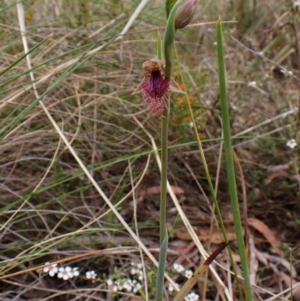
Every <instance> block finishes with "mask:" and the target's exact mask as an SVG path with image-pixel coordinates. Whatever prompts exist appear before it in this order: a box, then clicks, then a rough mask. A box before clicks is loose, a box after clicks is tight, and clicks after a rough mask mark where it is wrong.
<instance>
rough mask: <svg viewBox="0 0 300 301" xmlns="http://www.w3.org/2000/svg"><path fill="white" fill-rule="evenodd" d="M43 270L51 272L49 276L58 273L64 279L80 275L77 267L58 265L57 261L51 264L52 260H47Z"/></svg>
mask: <svg viewBox="0 0 300 301" xmlns="http://www.w3.org/2000/svg"><path fill="white" fill-rule="evenodd" d="M43 272H44V273H47V274H49V276H51V277H54V276H55V275H57V277H58V278H61V279H63V280H68V279H71V278H73V277H77V276H79V271H78V268H77V267H75V268H71V267H69V266H67V267H58V266H57V263H52V264H50V262H46V266H45V267H44V269H43Z"/></svg>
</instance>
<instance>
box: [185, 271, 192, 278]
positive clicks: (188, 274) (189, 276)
mask: <svg viewBox="0 0 300 301" xmlns="http://www.w3.org/2000/svg"><path fill="white" fill-rule="evenodd" d="M192 276H193V271H192V270H185V271H184V277H186V278H191V277H192Z"/></svg>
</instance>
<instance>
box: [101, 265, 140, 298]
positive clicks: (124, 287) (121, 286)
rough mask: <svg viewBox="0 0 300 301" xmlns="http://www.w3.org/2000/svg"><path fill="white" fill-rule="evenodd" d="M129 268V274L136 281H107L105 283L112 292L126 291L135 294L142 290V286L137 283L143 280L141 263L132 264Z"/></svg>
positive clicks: (125, 279)
mask: <svg viewBox="0 0 300 301" xmlns="http://www.w3.org/2000/svg"><path fill="white" fill-rule="evenodd" d="M131 266H132V268H131V271H130V274H131V275H132V276H133V277H134V278H137V279H128V278H123V279H117V280H115V281H113V280H112V279H108V280H107V282H106V283H107V285H108V287H109V289H110V290H112V291H114V292H118V291H126V292H133V293H137V292H138V291H139V290H140V289H141V288H142V284H141V283H140V282H139V281H143V280H144V274H143V269H142V268H143V265H142V263H136V262H132V263H131Z"/></svg>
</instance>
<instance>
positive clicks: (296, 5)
mask: <svg viewBox="0 0 300 301" xmlns="http://www.w3.org/2000/svg"><path fill="white" fill-rule="evenodd" d="M293 5H294V8H300V1H299V0H298V1H297V0H296V1H294V3H293Z"/></svg>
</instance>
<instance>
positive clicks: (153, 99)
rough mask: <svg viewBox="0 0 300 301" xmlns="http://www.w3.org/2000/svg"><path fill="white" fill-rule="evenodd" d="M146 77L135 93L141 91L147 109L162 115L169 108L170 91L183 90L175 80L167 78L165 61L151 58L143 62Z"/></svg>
mask: <svg viewBox="0 0 300 301" xmlns="http://www.w3.org/2000/svg"><path fill="white" fill-rule="evenodd" d="M143 72H144V79H143V80H142V82H141V83H140V84H139V85H138V87H137V88H136V90H135V91H134V92H133V93H141V94H142V98H143V102H144V104H145V106H146V109H147V110H149V111H150V112H151V113H153V114H155V115H157V116H161V115H162V113H163V111H164V110H165V109H166V108H168V101H169V97H170V91H174V92H181V93H182V92H183V91H182V90H181V89H180V87H179V86H178V84H177V83H176V82H175V81H174V80H173V79H171V80H166V79H165V70H164V62H163V61H161V60H159V59H156V58H154V59H151V60H149V61H147V62H145V63H144V64H143Z"/></svg>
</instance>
